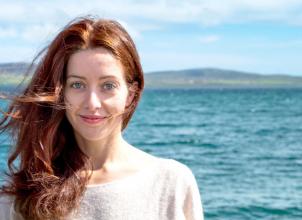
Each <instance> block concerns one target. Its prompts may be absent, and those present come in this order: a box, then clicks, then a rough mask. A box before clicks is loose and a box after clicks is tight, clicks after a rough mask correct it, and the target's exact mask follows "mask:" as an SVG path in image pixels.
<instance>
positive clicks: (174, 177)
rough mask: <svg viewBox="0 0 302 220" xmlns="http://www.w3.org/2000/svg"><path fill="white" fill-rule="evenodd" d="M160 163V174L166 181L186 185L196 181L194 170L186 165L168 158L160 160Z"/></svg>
mask: <svg viewBox="0 0 302 220" xmlns="http://www.w3.org/2000/svg"><path fill="white" fill-rule="evenodd" d="M158 163H159V172H158V173H159V175H160V176H161V177H162V178H164V179H165V180H166V181H170V182H174V183H175V184H176V183H178V184H180V183H181V184H185V185H187V184H189V185H190V184H191V183H192V182H195V181H196V180H195V177H194V174H193V172H192V170H191V169H190V168H189V167H188V166H187V165H186V164H184V163H181V162H179V161H177V160H175V159H167V158H158Z"/></svg>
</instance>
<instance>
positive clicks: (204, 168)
mask: <svg viewBox="0 0 302 220" xmlns="http://www.w3.org/2000/svg"><path fill="white" fill-rule="evenodd" d="M2 106H5V103H2ZM4 136H5V134H3V135H2V137H0V138H2V139H3V138H4ZM124 136H125V138H126V139H127V140H128V141H129V142H130V143H131V144H133V145H134V146H137V147H138V148H140V149H142V150H144V151H146V152H148V153H151V154H153V155H155V156H160V157H165V158H172V159H175V160H178V161H180V162H182V163H184V164H186V165H187V166H188V167H189V168H190V169H191V170H192V171H193V173H194V175H195V177H196V180H197V183H198V186H199V190H200V193H201V198H202V203H203V208H204V214H205V219H206V220H255V219H257V220H258V219H261V220H262V219H263V220H275V219H276V220H283V219H284V220H296V219H302V89H147V90H145V91H144V94H143V97H142V100H141V102H140V104H139V106H138V109H137V111H136V113H135V114H134V117H133V119H132V120H131V123H130V125H129V126H128V128H127V129H126V131H125V132H124ZM4 139H5V138H4ZM9 146H10V145H9V143H5V142H4V141H2V146H1V147H0V169H1V170H2V171H3V170H4V169H5V163H6V156H7V152H8V149H9Z"/></svg>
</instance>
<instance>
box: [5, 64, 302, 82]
mask: <svg viewBox="0 0 302 220" xmlns="http://www.w3.org/2000/svg"><path fill="white" fill-rule="evenodd" d="M28 67H29V64H28V63H3V64H0V87H2V88H3V87H8V86H14V85H17V84H18V83H19V82H21V80H22V79H23V74H24V73H25V72H26V71H27V69H28ZM145 84H146V87H147V88H277V87H278V88H292V87H293V88H302V77H298V76H290V75H279V74H275V75H261V74H257V73H247V72H240V71H234V70H224V69H217V68H200V69H187V70H178V71H158V72H150V73H146V74H145Z"/></svg>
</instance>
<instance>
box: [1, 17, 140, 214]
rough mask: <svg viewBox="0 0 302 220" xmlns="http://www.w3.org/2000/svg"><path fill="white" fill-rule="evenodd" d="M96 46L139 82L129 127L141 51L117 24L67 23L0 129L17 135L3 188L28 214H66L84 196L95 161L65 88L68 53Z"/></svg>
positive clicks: (81, 20) (126, 117)
mask: <svg viewBox="0 0 302 220" xmlns="http://www.w3.org/2000/svg"><path fill="white" fill-rule="evenodd" d="M97 47H103V48H105V49H107V50H109V51H110V52H111V53H112V54H113V55H114V56H115V58H116V59H118V60H119V61H120V62H121V64H122V66H123V69H124V73H125V79H126V82H127V83H128V85H129V86H131V85H132V84H133V83H135V84H136V91H135V96H134V99H133V101H132V103H131V105H130V106H129V108H128V111H125V114H124V115H123V124H122V130H123V129H125V128H126V126H127V124H128V122H129V120H130V118H131V117H132V115H133V113H134V111H135V108H136V106H137V104H138V101H139V99H140V96H141V93H142V90H143V87H144V79H143V71H142V67H141V64H140V60H139V56H138V53H137V50H136V47H135V45H134V42H133V41H132V39H131V37H130V36H129V35H128V33H127V32H126V30H125V29H124V28H123V27H122V26H121V25H120V24H119V23H117V22H116V21H112V20H105V19H93V18H89V17H86V18H79V19H76V20H74V21H72V22H71V23H69V24H68V25H67V26H66V27H65V28H64V29H63V30H62V31H61V32H59V34H58V35H57V36H56V37H55V39H54V40H53V41H52V42H51V43H50V45H49V46H48V47H47V48H46V49H45V50H44V51H42V52H41V53H40V56H42V57H41V58H40V62H39V63H38V65H37V67H36V69H35V71H34V74H33V76H32V78H31V81H30V82H29V84H28V85H27V86H26V88H25V90H24V91H23V92H22V93H21V95H17V96H15V97H13V99H12V102H11V104H10V105H9V108H8V110H7V112H5V113H4V115H3V117H2V119H1V121H0V132H1V133H3V132H9V133H10V135H11V136H12V137H13V139H14V141H13V143H14V144H13V145H14V148H13V151H12V153H11V155H10V157H9V159H8V167H9V172H8V181H7V182H6V185H4V186H2V188H1V193H3V194H8V195H12V196H14V197H15V209H16V211H17V212H19V213H21V215H22V216H23V217H24V218H25V219H30V220H42V219H43V220H48V219H64V218H66V217H67V216H68V215H69V214H70V213H71V212H72V211H73V210H74V209H76V208H77V206H78V205H79V203H80V200H81V197H82V196H83V193H84V191H85V188H86V185H87V183H88V180H89V177H90V174H89V172H88V170H89V169H90V168H91V164H90V163H89V158H88V157H87V156H86V155H85V154H84V153H83V152H82V151H81V150H80V148H79V147H78V145H77V143H76V140H75V137H74V133H73V129H72V127H71V125H70V123H69V122H68V120H67V118H66V116H65V109H66V107H65V106H64V94H63V92H64V86H65V81H66V66H67V63H68V60H69V58H70V56H71V55H72V54H74V53H76V52H77V51H79V50H85V49H93V48H97Z"/></svg>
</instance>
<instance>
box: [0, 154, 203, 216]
mask: <svg viewBox="0 0 302 220" xmlns="http://www.w3.org/2000/svg"><path fill="white" fill-rule="evenodd" d="M12 207H13V206H12V199H9V198H5V197H2V198H0V219H1V220H16V219H18V220H19V219H21V218H20V217H19V218H18V215H17V214H16V213H15V212H14V210H13V208H12ZM68 219H69V220H157V219H158V220H182V219H183V220H203V210H202V205H201V199H200V194H199V191H198V187H197V184H196V180H195V178H194V175H193V174H192V172H191V170H190V169H189V168H188V167H187V166H185V165H183V164H181V163H179V162H177V161H175V160H171V159H159V160H158V164H157V165H156V166H153V167H150V168H148V169H145V170H143V171H140V172H138V173H135V174H133V175H131V176H128V177H125V178H123V179H119V180H115V181H112V182H109V183H104V184H99V185H91V186H88V187H87V190H86V192H85V194H84V197H83V198H82V201H81V205H80V208H79V209H78V210H75V211H74V212H73V213H72V214H71V215H70V216H69V217H68Z"/></svg>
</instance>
